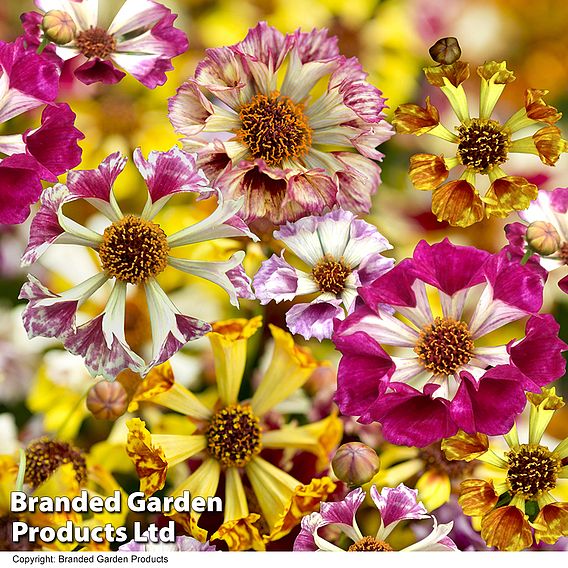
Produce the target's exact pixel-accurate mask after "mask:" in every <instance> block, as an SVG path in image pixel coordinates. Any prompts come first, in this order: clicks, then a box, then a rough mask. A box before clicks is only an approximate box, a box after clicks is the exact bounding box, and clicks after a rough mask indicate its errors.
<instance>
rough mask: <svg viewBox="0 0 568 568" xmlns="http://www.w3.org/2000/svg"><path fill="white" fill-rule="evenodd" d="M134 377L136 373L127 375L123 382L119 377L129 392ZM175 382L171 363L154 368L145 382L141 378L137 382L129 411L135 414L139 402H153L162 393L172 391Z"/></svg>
mask: <svg viewBox="0 0 568 568" xmlns="http://www.w3.org/2000/svg"><path fill="white" fill-rule="evenodd" d="M132 375H134V373H132V374H129V375H125V376H124V379H123V380H121V377H120V376H119V381H120V382H121V383H122V385H123V386H124V387H125V388H126V390H127V391H128V390H129V386H130V385H131V384H132V383H131V381H132ZM127 377H129V378H130V380H127ZM174 382H175V379H174V372H173V370H172V366H171V365H170V363H169V361H166V362H165V363H163V364H162V365H158V366H157V367H154V368H153V369H152V370H151V371H150V372H149V373H148V374H147V375H146V378H145V379H144V380H141V379H140V378H139V380H138V382H137V388H136V390H135V392H134V395H133V397H132V401H131V402H130V405H129V406H128V411H129V412H134V411H135V410H136V409H137V408H138V403H139V402H143V401H146V400H151V399H152V398H154V397H156V396H157V395H159V394H160V393H163V392H166V391H168V390H170V389H171V388H172V386H173V385H174Z"/></svg>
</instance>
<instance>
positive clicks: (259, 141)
mask: <svg viewBox="0 0 568 568" xmlns="http://www.w3.org/2000/svg"><path fill="white" fill-rule="evenodd" d="M366 76H367V74H366V73H365V72H363V70H362V68H361V65H360V64H359V62H358V61H357V59H356V58H355V57H352V58H350V59H347V58H345V57H343V56H342V55H340V53H339V50H338V48H337V38H335V37H332V38H330V37H327V31H326V30H313V31H311V32H309V33H305V32H300V31H299V30H298V31H296V32H294V33H292V34H287V35H283V34H281V33H280V32H279V31H278V30H276V29H275V28H273V27H270V26H268V25H267V24H266V23H264V22H261V23H259V24H258V25H257V26H256V28H254V29H251V30H250V31H249V33H248V35H247V36H246V38H245V39H244V40H243V41H241V42H239V43H237V44H235V45H231V46H228V47H221V48H216V49H208V50H207V56H206V57H205V59H203V60H202V61H201V62H200V63H199V64H198V66H197V69H196V71H195V75H194V77H193V78H191V79H189V80H188V81H187V82H186V83H184V84H183V85H182V86H181V87H180V89H179V90H178V93H177V95H176V96H175V97H173V99H171V101H170V120H171V121H172V124H173V126H174V128H175V129H176V131H177V132H178V133H179V134H181V135H182V136H183V139H182V140H183V143H184V147H185V148H186V149H191V150H192V151H197V152H198V153H199V164H200V165H201V166H202V167H203V168H204V169H205V171H206V173H207V175H208V176H209V178H210V179H211V181H212V183H214V184H216V185H218V186H219V187H220V188H222V190H223V192H224V193H225V195H227V196H229V197H231V198H235V197H238V196H241V195H244V196H245V205H244V209H243V213H244V218H245V220H246V221H252V220H254V219H264V220H267V221H270V222H272V223H275V224H282V223H283V222H285V221H294V220H297V219H299V218H300V217H304V216H306V215H310V214H321V213H323V211H324V210H325V208H326V207H329V208H330V207H332V206H333V205H336V204H339V205H340V206H341V207H343V208H345V209H348V210H350V211H355V212H365V213H366V212H368V210H369V208H370V205H371V201H370V198H371V195H372V194H373V193H375V191H376V190H377V187H378V186H379V184H380V172H381V170H380V168H379V166H378V165H377V164H376V163H375V160H382V158H383V154H381V153H380V152H379V151H378V150H377V149H376V147H377V146H378V145H379V144H381V143H382V142H384V141H386V140H388V139H389V138H390V136H391V135H392V131H391V127H390V125H389V124H388V123H387V122H386V121H385V117H384V114H383V109H384V108H385V104H384V102H385V101H384V99H383V97H382V96H381V92H380V91H379V90H378V89H377V88H375V87H374V86H372V85H371V84H369V83H368V82H367V81H366Z"/></svg>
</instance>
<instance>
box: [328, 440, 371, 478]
mask: <svg viewBox="0 0 568 568" xmlns="http://www.w3.org/2000/svg"><path fill="white" fill-rule="evenodd" d="M380 466H381V461H380V459H379V456H378V455H377V452H375V450H373V448H370V447H369V446H367V445H366V444H362V443H361V442H349V443H347V444H343V445H342V446H340V447H339V448H338V449H337V451H336V452H335V456H334V457H333V460H332V461H331V467H332V468H333V472H334V473H335V476H336V477H337V478H338V479H340V480H341V481H344V482H345V483H347V485H349V486H350V487H357V486H360V485H363V484H364V483H367V482H368V481H371V479H373V477H374V476H375V475H376V474H377V472H378V471H379V468H380Z"/></svg>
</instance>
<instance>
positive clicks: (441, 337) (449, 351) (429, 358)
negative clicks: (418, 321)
mask: <svg viewBox="0 0 568 568" xmlns="http://www.w3.org/2000/svg"><path fill="white" fill-rule="evenodd" d="M473 349H474V343H473V339H472V337H471V333H470V331H469V328H468V327H467V324H466V323H464V322H462V321H456V320H455V319H453V318H440V317H437V318H436V319H435V320H434V323H431V324H428V325H426V326H424V328H423V329H422V331H421V332H420V335H419V338H418V341H417V342H416V346H415V347H414V352H415V353H416V354H417V355H418V360H419V362H420V364H421V365H422V366H423V367H424V368H425V369H427V370H428V371H430V372H431V373H432V374H434V375H436V376H446V377H447V376H448V375H452V374H453V373H454V372H455V371H457V369H459V368H460V367H461V366H462V365H465V364H466V363H468V362H469V360H470V359H471V358H472V357H473Z"/></svg>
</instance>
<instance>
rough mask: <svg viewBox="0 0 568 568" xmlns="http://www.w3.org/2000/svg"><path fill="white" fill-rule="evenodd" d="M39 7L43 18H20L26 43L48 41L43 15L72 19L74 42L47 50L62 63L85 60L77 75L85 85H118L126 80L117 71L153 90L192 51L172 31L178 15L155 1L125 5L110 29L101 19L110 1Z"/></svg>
mask: <svg viewBox="0 0 568 568" xmlns="http://www.w3.org/2000/svg"><path fill="white" fill-rule="evenodd" d="M35 5H36V6H37V7H38V8H39V9H40V10H41V11H42V14H38V13H37V12H28V13H26V14H23V15H22V21H23V23H24V28H25V30H26V39H27V41H29V42H30V44H32V45H34V44H35V45H36V46H37V45H39V44H40V42H41V41H42V40H43V39H44V37H45V36H44V32H43V30H42V27H41V23H42V18H43V15H44V14H45V13H47V12H50V11H60V12H64V13H65V14H67V15H68V16H70V17H71V18H72V20H73V23H74V24H75V37H74V38H73V39H72V40H71V41H69V42H68V43H65V44H63V45H61V44H60V45H55V46H54V47H53V46H50V48H48V49H51V50H52V51H53V50H54V51H55V53H56V54H57V56H58V57H59V58H60V59H61V60H63V61H67V60H69V59H72V58H74V57H77V56H81V57H82V58H83V60H85V59H86V61H85V62H84V63H83V64H82V65H80V66H79V67H78V68H77V69H75V76H76V77H77V79H79V81H82V82H83V83H85V84H87V85H90V84H91V83H96V82H99V81H100V82H103V83H107V84H113V83H118V82H119V81H120V80H121V79H122V78H123V77H124V76H125V75H126V73H124V72H123V71H120V70H119V69H117V67H115V66H118V67H120V68H121V69H124V70H125V71H127V72H128V73H130V74H131V75H132V76H133V77H134V78H135V79H137V80H138V81H140V82H141V83H142V84H143V85H144V86H146V87H148V88H150V89H154V88H155V87H157V86H158V85H163V84H164V83H165V82H166V71H171V70H172V69H173V65H172V63H171V60H172V59H173V58H174V57H176V56H178V55H180V54H182V53H184V52H185V51H186V50H187V48H188V41H187V37H186V35H185V34H184V33H183V32H182V31H181V30H178V29H176V28H174V26H173V22H174V20H175V19H176V18H177V15H176V14H172V12H171V10H169V9H168V8H166V7H165V6H163V5H162V4H159V3H158V2H155V1H154V0H126V1H125V2H123V4H122V6H121V8H120V9H119V10H118V12H117V13H116V15H115V16H114V19H113V20H112V21H111V23H110V24H109V25H108V26H106V25H104V23H103V18H102V17H101V14H99V12H101V13H103V12H104V11H105V10H106V8H108V7H110V3H109V2H108V1H106V0H102V1H101V0H35ZM113 5H114V3H113Z"/></svg>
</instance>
